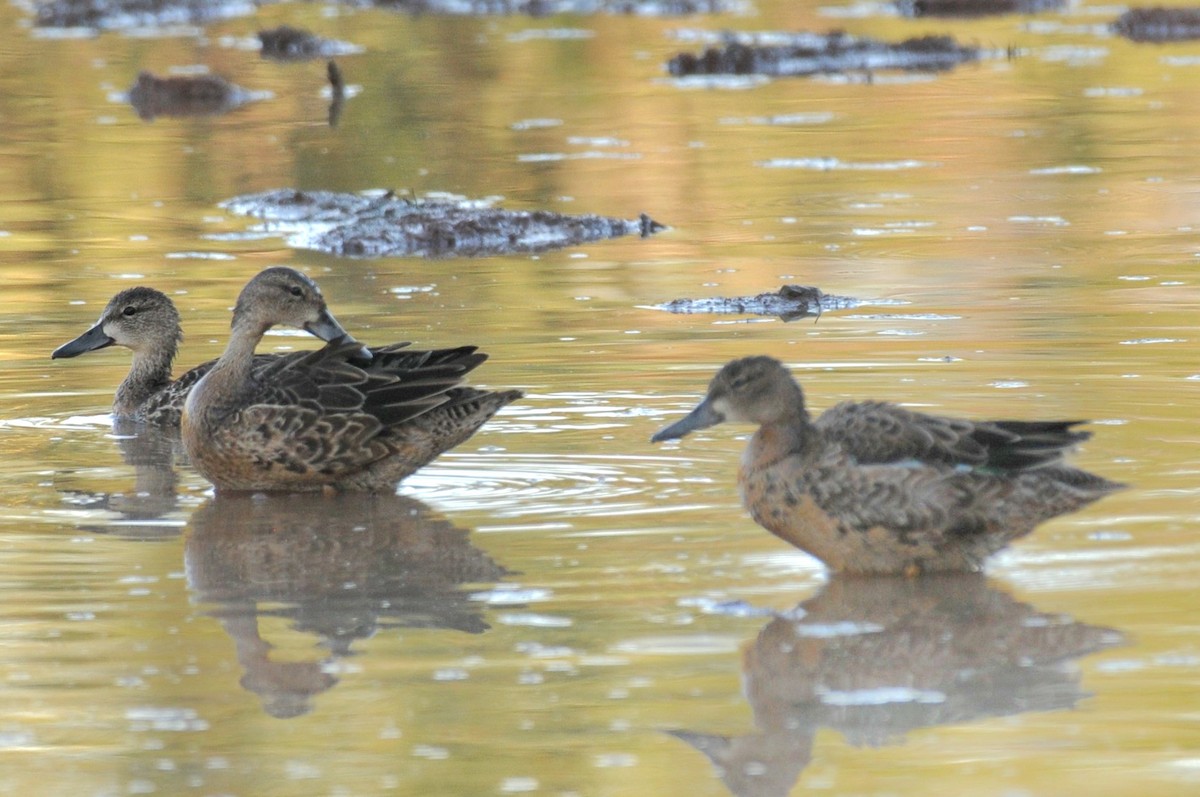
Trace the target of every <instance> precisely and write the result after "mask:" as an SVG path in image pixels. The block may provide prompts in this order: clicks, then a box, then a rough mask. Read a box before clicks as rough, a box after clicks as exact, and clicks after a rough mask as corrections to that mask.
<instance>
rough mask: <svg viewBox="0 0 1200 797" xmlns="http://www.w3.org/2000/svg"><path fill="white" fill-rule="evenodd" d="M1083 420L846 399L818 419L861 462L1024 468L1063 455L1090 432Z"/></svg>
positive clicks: (827, 433)
mask: <svg viewBox="0 0 1200 797" xmlns="http://www.w3.org/2000/svg"><path fill="white" fill-rule="evenodd" d="M1080 423H1083V421H970V420H966V419H961V418H948V417H945V416H940V415H926V414H924V413H919V412H913V411H912V410H907V409H904V408H903V407H899V406H896V405H895V404H888V403H885V402H878V401H868V402H861V403H852V402H845V403H842V404H838V405H837V406H835V407H832V408H831V409H829V410H827V411H826V412H825V413H824V414H822V415H821V416H820V417H819V418H817V420H816V421H815V425H816V426H817V428H819V429H820V430H821V431H822V432H823V433H824V434H825V436H826V437H827V438H828V439H830V440H832V441H834V442H837V443H838V444H839V445H840V446H841V447H842V449H843V450H845V451H846V452H847V453H848V454H849V455H850V456H852V457H853V458H854V459H855V461H857V462H859V463H861V464H872V463H874V464H886V463H893V462H902V461H905V460H916V461H918V462H925V463H929V464H940V465H968V466H973V467H984V468H992V469H998V470H1006V471H1012V470H1023V469H1026V468H1032V467H1038V466H1041V465H1047V464H1050V463H1053V462H1056V461H1057V460H1059V459H1060V458H1061V457H1062V455H1063V453H1064V452H1065V450H1066V449H1068V448H1070V447H1071V446H1073V445H1074V444H1076V443H1078V442H1081V441H1083V440H1086V439H1087V438H1088V437H1089V436H1090V434H1089V433H1088V432H1084V431H1076V430H1073V429H1072V427H1074V426H1077V425H1078V424H1080Z"/></svg>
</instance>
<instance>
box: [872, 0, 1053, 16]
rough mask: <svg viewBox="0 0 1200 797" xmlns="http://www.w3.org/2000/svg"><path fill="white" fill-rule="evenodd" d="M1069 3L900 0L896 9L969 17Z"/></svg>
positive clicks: (904, 12) (1049, 8) (1036, 10)
mask: <svg viewBox="0 0 1200 797" xmlns="http://www.w3.org/2000/svg"><path fill="white" fill-rule="evenodd" d="M1066 5H1067V2H1066V0H898V2H897V3H896V9H897V10H898V11H899V12H900V15H901V16H904V17H958V18H970V17H991V16H1000V15H1002V14H1040V13H1042V12H1043V11H1057V10H1059V9H1061V8H1065V7H1066Z"/></svg>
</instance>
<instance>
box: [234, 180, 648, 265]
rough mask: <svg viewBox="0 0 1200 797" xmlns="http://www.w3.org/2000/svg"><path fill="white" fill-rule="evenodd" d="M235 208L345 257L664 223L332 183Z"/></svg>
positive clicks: (472, 251) (550, 244)
mask: <svg viewBox="0 0 1200 797" xmlns="http://www.w3.org/2000/svg"><path fill="white" fill-rule="evenodd" d="M221 206H222V207H224V208H226V209H227V210H229V211H230V212H232V213H237V214H240V215H245V216H253V217H255V218H260V219H263V220H264V221H265V222H268V227H267V229H270V230H272V231H278V232H281V233H283V234H284V235H286V236H287V240H288V243H289V244H290V245H291V246H295V247H297V248H299V249H313V250H316V251H320V252H327V253H329V254H334V255H341V256H343V257H396V256H401V255H407V256H418V257H451V256H458V257H474V256H481V255H497V254H513V253H520V252H543V251H546V250H550V249H559V248H562V247H565V246H577V245H579V244H583V243H589V242H591V241H599V240H603V239H606V238H618V237H620V236H623V235H640V236H642V237H643V238H644V237H648V236H650V235H653V234H654V233H656V232H659V231H661V230H664V229H666V227H665V226H664V225H662V224H659V223H658V222H656V221H654V220H653V219H651V218H650V217H649V216H647V215H645V214H642V215H641V216H640V217H639V218H637V219H632V220H627V219H617V218H611V217H607V216H596V215H591V214H585V215H566V214H562V213H554V212H552V211H543V210H538V211H521V210H504V209H502V208H494V207H492V206H491V203H490V202H488V201H472V200H465V199H448V198H445V199H444V198H423V199H408V198H403V197H398V196H396V195H395V194H393V193H392V192H390V191H389V192H387V193H386V194H382V195H379V196H367V195H363V194H343V193H335V192H332V191H295V190H291V189H280V190H275V191H265V192H263V193H259V194H249V195H246V196H240V197H234V198H233V199H230V200H227V201H225V202H222V203H221Z"/></svg>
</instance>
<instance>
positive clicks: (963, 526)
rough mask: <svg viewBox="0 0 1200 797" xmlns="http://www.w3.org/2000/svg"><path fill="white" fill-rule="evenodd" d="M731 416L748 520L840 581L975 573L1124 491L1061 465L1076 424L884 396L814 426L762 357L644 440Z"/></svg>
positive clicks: (794, 388)
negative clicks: (920, 405)
mask: <svg viewBox="0 0 1200 797" xmlns="http://www.w3.org/2000/svg"><path fill="white" fill-rule="evenodd" d="M726 421H728V422H731V423H748V424H754V425H756V426H757V427H758V429H757V431H756V432H755V433H754V434H753V436H752V437H751V438H750V441H749V444H748V445H747V447H746V450H745V453H744V455H743V457H742V462H741V466H740V468H739V473H738V484H739V487H740V491H741V497H742V502H743V504H744V506H745V507H746V509H747V510H748V511H749V512H750V515H751V517H753V519H754V520H755V522H756V523H758V524H759V525H760V526H762V527H763V528H765V529H766V530H767V531H769V532H771V533H772V534H774V535H775V536H777V537H779V538H780V539H782V540H784V541H786V542H788V543H790V544H792V545H794V546H796V547H797V548H800V549H801V550H803V551H805V552H807V553H809V554H811V555H812V556H814V557H816V558H817V559H819V560H820V561H822V562H823V563H824V564H825V565H826V566H827V567H828V568H829V569H830V570H832V571H833V572H835V573H846V574H856V575H908V576H917V575H920V574H922V573H932V572H973V571H978V570H980V569H982V567H983V564H984V561H985V560H986V559H987V557H989V556H990V555H992V554H994V553H996V552H997V551H999V550H1001V549H1003V548H1004V547H1006V546H1007V545H1008V544H1009V543H1010V542H1011V541H1013V540H1015V539H1018V538H1020V537H1023V536H1025V535H1027V534H1029V533H1030V532H1031V531H1033V529H1034V527H1036V526H1037V525H1039V524H1040V523H1042V522H1044V521H1046V520H1049V519H1050V518H1053V517H1056V516H1058V515H1062V514H1065V513H1068V512H1073V511H1076V510H1078V509H1080V508H1082V507H1084V506H1087V505H1088V504H1091V503H1092V502H1094V501H1097V500H1099V499H1100V498H1102V497H1104V496H1105V495H1108V494H1109V493H1112V492H1114V491H1115V490H1118V489H1121V488H1122V487H1124V486H1125V485H1123V484H1120V483H1117V482H1113V481H1109V480H1108V479H1105V478H1103V477H1101V476H1098V475H1095V474H1092V473H1089V472H1087V471H1084V470H1080V469H1078V468H1074V467H1071V466H1068V465H1066V464H1064V463H1063V457H1064V454H1065V453H1066V451H1068V450H1069V449H1071V448H1072V447H1073V446H1075V445H1076V444H1078V443H1081V442H1083V441H1084V440H1087V439H1088V438H1089V437H1090V436H1091V434H1090V432H1088V431H1085V430H1081V429H1078V428H1076V427H1078V426H1080V425H1081V424H1083V423H1085V422H1084V421H1078V420H1066V421H1019V420H1017V421H1005V420H1000V421H973V420H967V419H961V418H955V417H947V416H941V415H931V414H925V413H920V412H915V411H912V410H909V409H905V408H904V407H901V406H898V405H896V404H891V403H888V402H883V401H862V402H843V403H841V404H837V405H836V406H834V407H831V408H830V409H828V410H826V411H825V412H823V413H822V414H820V415H819V416H818V417H817V418H815V419H814V418H812V417H811V416H810V415H809V413H808V410H807V409H806V407H805V402H804V392H803V390H802V389H801V387H800V384H799V383H798V382H797V381H796V380H795V379H794V378H793V377H792V375H791V373H790V372H789V371H788V369H787V367H786V366H784V364H783V363H781V362H780V361H779V360H776V359H774V358H772V357H767V356H751V357H744V358H741V359H737V360H733V361H731V362H729V363H727V364H726V365H725V366H723V367H722V368H721V369H720V370H719V371H718V372H717V374H716V376H714V377H713V379H712V381H711V383H710V384H709V386H708V392H707V395H706V396H705V397H704V399H703V400H702V401H701V402H700V403H699V404H698V405H697V406H696V407H695V408H694V409H693V410H692V411H691V412H690V413H688V414H687V415H686V416H684V417H683V418H682V419H680V420H678V421H676V422H675V423H672V424H670V425H668V426H666V427H664V428H662V429H660V430H659V431H658V432H657V433H655V434H654V436H653V437H652V438H651V442H655V443H657V442H661V441H664V440H675V439H679V438H682V437H684V436H685V435H687V434H689V433H690V432H693V431H696V430H698V429H704V428H707V427H710V426H714V425H716V424H719V423H722V422H726Z"/></svg>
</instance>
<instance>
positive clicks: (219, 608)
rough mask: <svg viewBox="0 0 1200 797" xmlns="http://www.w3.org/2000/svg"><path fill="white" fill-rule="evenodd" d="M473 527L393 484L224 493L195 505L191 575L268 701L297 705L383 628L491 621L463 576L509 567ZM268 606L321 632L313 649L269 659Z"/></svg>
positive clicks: (324, 686)
mask: <svg viewBox="0 0 1200 797" xmlns="http://www.w3.org/2000/svg"><path fill="white" fill-rule="evenodd" d="M468 536H469V533H468V532H467V531H466V530H465V529H461V528H458V527H456V526H454V525H453V524H451V523H450V522H449V521H447V520H446V519H444V518H442V517H440V516H438V515H437V514H436V513H434V512H433V511H432V510H431V509H430V508H429V507H427V506H426V505H424V504H422V503H420V502H418V501H415V500H413V499H411V498H405V497H402V496H397V495H367V494H343V495H336V496H324V495H321V494H303V495H266V494H261V493H259V494H246V493H243V494H229V495H218V496H216V497H215V498H214V499H213V500H211V501H210V502H209V503H207V504H205V505H204V506H202V507H201V508H200V509H199V510H197V511H196V513H195V514H194V515H192V519H191V523H190V524H189V530H188V533H187V537H186V540H185V561H186V569H187V577H188V584H189V586H190V587H191V589H192V590H193V592H194V594H195V597H196V599H197V600H198V601H202V602H205V603H210V604H215V608H214V609H213V611H212V614H213V615H214V616H216V617H217V618H218V619H219V620H220V622H221V625H222V626H223V627H224V629H225V631H226V632H227V633H228V634H229V635H230V637H232V638H233V641H234V643H235V645H236V647H237V657H238V661H239V663H240V664H241V665H242V667H243V669H244V671H245V674H244V676H243V678H242V680H241V684H242V686H243V687H245V688H246V689H248V690H250V691H252V692H255V693H256V694H258V695H259V697H260V698H261V699H262V701H263V706H264V708H265V709H266V711H267V712H268V713H269V714H271V715H273V716H276V717H294V716H298V715H300V714H305V713H307V712H308V711H310V710H311V708H312V706H311V699H312V698H313V697H314V696H315V695H318V694H320V693H322V692H324V691H326V690H328V689H330V688H332V687H333V686H334V684H336V683H337V678H336V677H335V676H334V675H333V674H332V673H331V669H332V668H331V665H332V664H334V662H336V660H337V659H339V658H342V657H345V656H349V655H353V654H352V651H351V646H352V645H353V643H354V642H355V640H359V639H365V638H367V637H370V636H373V635H374V634H375V633H376V631H378V630H379V629H383V628H444V629H449V630H454V631H462V632H465V633H470V634H478V633H482V632H483V631H485V630H487V628H488V625H487V623H485V622H484V620H483V618H482V616H481V608H480V605H479V604H478V603H477V602H475V601H472V600H471V599H470V596H469V594H468V592H467V591H466V589H465V586H466V585H469V584H479V583H487V582H495V581H499V580H500V579H502V578H504V576H506V575H507V574H508V571H507V570H505V568H504V567H502V566H501V565H499V564H497V563H496V562H494V561H492V560H491V559H490V558H489V557H488V555H487V554H485V553H484V552H483V551H481V550H479V549H478V548H476V547H475V546H474V545H472V544H471V542H470V540H469V539H468ZM261 617H284V618H288V619H289V620H290V621H291V624H292V627H293V628H294V629H296V630H298V631H301V632H304V633H307V634H312V635H315V636H317V637H319V638H320V640H321V644H322V646H323V647H325V648H326V649H327V651H328V653H327V655H326V656H325V657H324V658H322V659H321V660H318V661H308V662H296V661H274V660H272V658H271V651H272V645H271V644H270V643H269V642H268V641H266V640H264V639H263V638H262V637H261V636H260V631H259V619H260V618H261Z"/></svg>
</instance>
